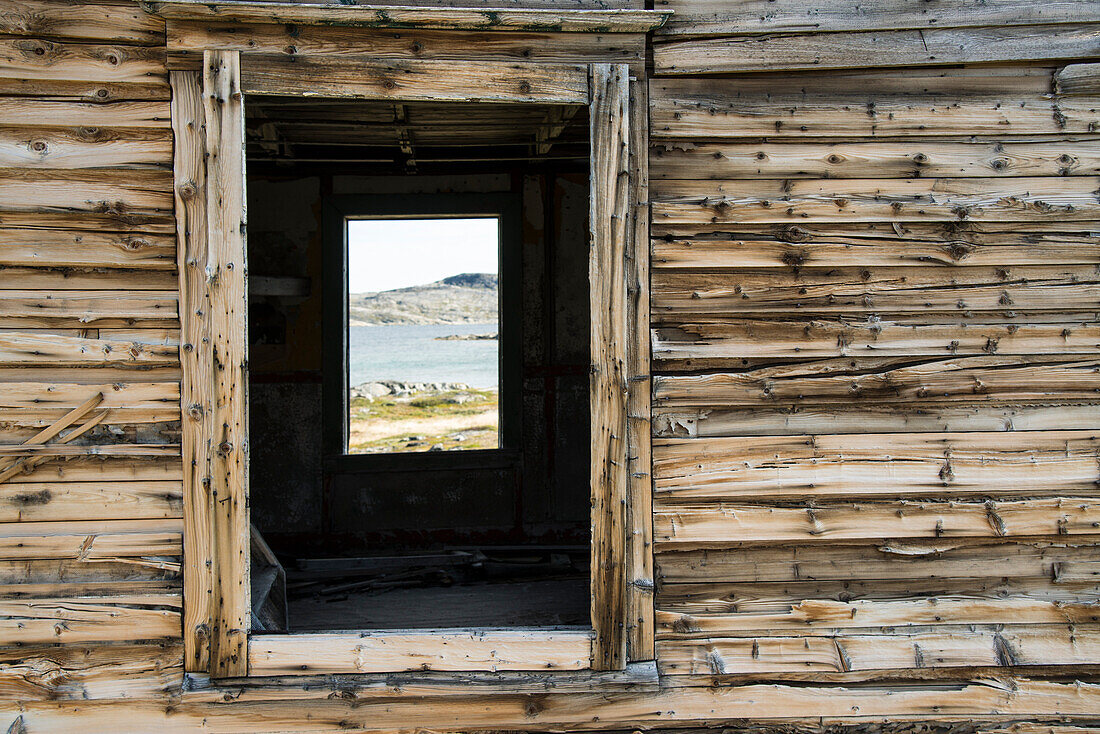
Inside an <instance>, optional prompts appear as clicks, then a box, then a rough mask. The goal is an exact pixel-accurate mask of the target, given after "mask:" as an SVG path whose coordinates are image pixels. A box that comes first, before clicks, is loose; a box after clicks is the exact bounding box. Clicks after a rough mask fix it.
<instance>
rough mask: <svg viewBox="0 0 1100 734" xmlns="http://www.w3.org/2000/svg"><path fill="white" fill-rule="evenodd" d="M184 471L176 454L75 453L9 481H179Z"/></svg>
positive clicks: (9, 482)
mask: <svg viewBox="0 0 1100 734" xmlns="http://www.w3.org/2000/svg"><path fill="white" fill-rule="evenodd" d="M182 475H183V469H182V467H181V466H180V461H179V460H178V459H176V458H173V457H155V456H149V457H117V456H74V457H66V458H65V460H64V461H62V460H60V459H59V460H57V461H49V462H46V463H44V464H41V465H39V466H38V467H35V469H34V470H33V471H31V472H29V473H27V474H17V475H15V476H14V477H12V478H11V479H8V480H7V483H8V484H11V485H13V486H15V485H20V484H27V483H31V484H33V483H46V484H57V483H65V482H178V481H180V479H181V477H182Z"/></svg>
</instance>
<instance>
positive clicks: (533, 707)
mask: <svg viewBox="0 0 1100 734" xmlns="http://www.w3.org/2000/svg"><path fill="white" fill-rule="evenodd" d="M674 682H675V679H673V680H670V681H669V683H670V684H672V683H674ZM322 690H328V691H329V695H326V696H324V697H319V698H314V699H312V700H308V701H303V700H301V699H295V698H293V697H288V696H283V697H277V696H276V697H272V698H268V699H261V700H257V701H249V702H247V703H241V704H237V705H234V704H232V703H231V701H232V700H233V697H232V696H233V694H232V693H229V695H230V699H229V702H227V701H226V698H225V695H226V693H227V692H229V691H240V688H233V689H223V695H222V696H219V697H218V700H217V701H205V700H198V701H193V700H192V699H191V698H190V697H189V695H188V694H187V693H184V695H183V696H182V697H181V699H180V700H179V701H173V705H172V706H171V707H166V706H165V704H164V702H163V701H160V700H156V699H147V700H123V701H26V702H16V703H9V702H6V701H5V702H0V716H5V717H7V719H8V720H15V719H16V718H18V717H22V718H21V723H22V724H23V725H24V726H25V727H26V728H27V731H28V732H36V733H37V732H46V733H47V734H60V733H62V732H65V733H68V732H73V731H81V732H86V733H87V734H98V733H99V732H116V731H118V728H119V723H120V722H125V725H126V726H129V727H132V728H138V729H141V730H142V731H156V732H161V733H163V734H182V733H185V732H194V731H196V730H200V729H202V728H204V727H205V729H206V730H207V731H209V732H217V733H222V734H224V733H226V732H234V733H235V734H241V733H242V732H254V733H255V732H272V731H298V732H301V731H333V732H335V731H347V730H348V729H362V730H367V731H389V730H401V729H403V728H406V727H410V726H412V727H421V728H424V729H432V730H438V729H445V730H453V731H475V730H476V731H482V730H508V731H512V730H566V731H581V730H594V729H608V728H609V727H612V726H617V727H620V728H645V729H650V728H657V727H662V726H674V725H677V724H680V725H691V724H698V723H699V722H704V721H705V722H707V724H708V725H710V726H721V725H726V724H728V725H731V726H733V727H742V726H744V723H745V712H746V711H751V712H753V717H752V723H753V724H754V725H765V726H770V727H771V728H779V727H784V726H785V727H787V728H788V729H791V730H796V729H795V728H796V727H801V730H802V731H814V730H815V729H814V727H817V728H818V729H820V728H822V727H826V726H840V725H845V724H853V723H856V724H869V725H870V726H876V725H879V724H882V723H883V722H888V723H891V724H892V723H894V722H896V721H897V720H898V719H899V718H912V719H926V720H932V721H935V722H936V724H937V725H945V724H946V725H952V724H954V725H958V726H959V727H971V728H972V727H973V726H974V722H975V719H980V720H981V721H982V722H983V723H984V722H989V723H984V725H985V727H986V728H987V729H989V728H994V722H996V723H997V724H1001V723H1007V722H1017V721H1019V720H1021V719H1024V720H1027V721H1033V720H1035V719H1039V720H1044V719H1045V720H1048V721H1049V720H1050V719H1055V720H1057V721H1060V722H1066V721H1070V722H1073V721H1082V722H1088V721H1091V720H1092V717H1094V716H1095V711H1097V710H1098V709H1100V685H1097V684H1094V683H1091V682H1088V681H1085V680H1072V681H1069V682H1065V683H1062V682H1052V681H1046V680H1036V679H1034V678H1027V677H1019V676H1013V675H1011V672H1008V673H1005V674H1004V675H1001V676H997V677H996V678H993V677H983V678H977V679H973V680H972V679H969V678H967V679H966V680H963V681H960V680H953V681H944V682H935V681H932V682H928V683H925V684H922V685H912V684H908V683H904V682H903V683H879V684H877V685H872V686H846V685H842V686H837V685H820V684H817V685H815V684H813V683H811V684H805V683H794V684H785V683H782V682H772V681H768V682H765V683H740V684H734V685H715V686H708V685H700V686H693V687H678V686H675V685H669V686H667V687H662V689H661V690H660V691H653V692H646V694H645V695H639V692H638V691H637V690H632V689H631V690H618V691H608V692H602V691H597V692H594V693H592V694H588V695H585V694H578V693H577V692H575V691H569V692H563V693H556V692H552V691H551V692H545V693H540V694H538V695H537V696H533V695H532V694H531V693H530V692H529V691H523V692H520V693H509V692H501V691H499V690H493V689H491V688H490V689H489V690H488V691H487V690H484V689H478V688H471V690H470V692H469V694H468V695H458V696H446V697H444V698H441V699H437V700H434V701H433V700H432V699H431V698H430V697H424V696H407V697H401V698H397V699H396V700H394V699H393V697H392V695H391V694H389V693H387V692H382V693H381V694H379V695H380V696H381V698H379V695H375V696H371V695H369V693H367V694H358V695H357V694H355V693H352V694H351V695H346V694H345V693H341V691H345V692H346V691H347V684H343V683H341V684H340V687H337V686H336V685H333V684H329V689H322ZM200 694H201V692H200ZM238 695H239V694H238ZM918 725H922V724H918ZM1038 731H1039V730H1038V729H1032V730H1030V732H1029V733H1028V734H1033V733H1034V732H1038ZM1044 731H1046V730H1044ZM1048 734H1049V732H1048ZM1053 734H1071V733H1070V732H1058V731H1055V732H1054V733H1053ZM1074 734H1076V733H1074Z"/></svg>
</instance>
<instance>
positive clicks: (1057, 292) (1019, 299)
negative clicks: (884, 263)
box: [652, 265, 1100, 324]
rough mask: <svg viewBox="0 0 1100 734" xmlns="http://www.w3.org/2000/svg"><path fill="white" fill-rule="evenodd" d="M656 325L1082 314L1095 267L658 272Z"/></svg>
mask: <svg viewBox="0 0 1100 734" xmlns="http://www.w3.org/2000/svg"><path fill="white" fill-rule="evenodd" d="M652 281H653V284H652V292H653V301H652V317H653V320H654V322H656V323H659V324H676V323H678V322H681V321H689V320H711V319H713V318H722V317H726V316H729V315H735V314H759V313H763V312H772V313H787V314H796V313H803V314H807V315H806V316H805V317H804V318H806V319H809V318H810V315H811V314H832V315H837V314H844V315H845V316H848V317H849V318H853V319H855V318H858V317H860V316H862V317H864V318H866V317H867V316H868V315H871V314H873V315H878V314H884V315H888V314H899V315H900V314H917V313H926V314H932V313H941V314H944V313H947V314H956V315H963V316H964V318H965V317H966V316H968V315H969V314H971V313H973V312H983V311H994V312H1001V313H1002V314H1005V315H1007V316H1008V317H1009V318H1011V317H1013V316H1015V315H1016V314H1018V313H1019V312H1020V311H1030V310H1036V311H1038V310H1046V311H1052V310H1055V309H1058V310H1063V311H1078V312H1080V311H1086V310H1089V309H1093V308H1095V307H1096V305H1097V303H1098V302H1100V269H1098V268H1097V266H1096V265H1077V266H1075V265H1069V266H1064V267H1058V266H1045V265H1034V266H1020V267H1015V266H1005V267H973V268H954V269H942V268H920V267H906V268H831V269H816V268H806V269H797V270H795V272H784V271H781V270H776V269H760V270H751V269H747V268H746V269H743V270H733V271H711V272H686V273H685V272H672V271H659V270H658V271H655V272H654V273H653V278H652Z"/></svg>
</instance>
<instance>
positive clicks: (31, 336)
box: [0, 278, 179, 366]
mask: <svg viewBox="0 0 1100 734" xmlns="http://www.w3.org/2000/svg"><path fill="white" fill-rule="evenodd" d="M0 280H2V278H0ZM178 363H179V346H178V345H177V344H168V345H165V344H147V343H142V342H140V341H137V340H125V341H124V340H121V339H110V338H107V339H93V338H86V337H81V336H54V335H51V334H41V333H34V332H0V364H5V365H26V366H42V365H62V366H81V365H92V364H95V365H108V364H110V365H138V364H142V365H145V364H148V365H154V364H178Z"/></svg>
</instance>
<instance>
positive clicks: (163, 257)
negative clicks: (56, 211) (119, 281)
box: [0, 227, 176, 271]
mask: <svg viewBox="0 0 1100 734" xmlns="http://www.w3.org/2000/svg"><path fill="white" fill-rule="evenodd" d="M0 265H7V266H14V267H50V268H65V267H74V268H81V267H83V268H119V269H126V270H144V269H153V270H167V271H173V270H175V267H176V242H175V239H174V238H172V237H166V236H164V235H143V234H128V233H114V232H79V231H76V232H74V231H66V230H61V229H48V230H44V229H29V228H18V227H0Z"/></svg>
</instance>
